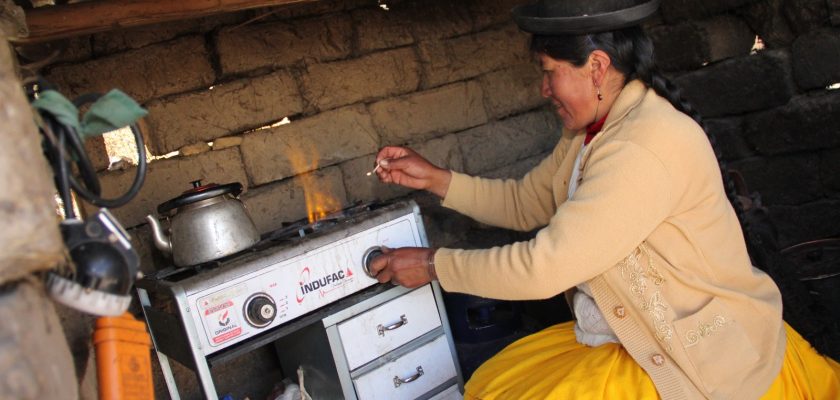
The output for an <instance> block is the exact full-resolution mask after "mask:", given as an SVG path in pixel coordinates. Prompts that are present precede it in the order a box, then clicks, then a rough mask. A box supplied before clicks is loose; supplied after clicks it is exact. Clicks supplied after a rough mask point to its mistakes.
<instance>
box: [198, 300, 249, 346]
mask: <svg viewBox="0 0 840 400" xmlns="http://www.w3.org/2000/svg"><path fill="white" fill-rule="evenodd" d="M235 311H236V310H235V309H234V308H233V301H232V300H228V301H226V302H224V303H220V304H216V305H214V306H212V307H209V308H206V309H205V310H204V312H203V315H202V317H203V318H204V326H206V327H207V331H208V334H209V336H210V342H211V343H210V345H211V346H217V345H219V344H222V343H224V342H226V341H228V340H231V339H233V338H235V337H237V336H239V335H241V334H242V325H241V323H240V321H239V317H238V316H237V315H236V312H235Z"/></svg>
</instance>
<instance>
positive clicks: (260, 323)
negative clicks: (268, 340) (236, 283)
mask: <svg viewBox="0 0 840 400" xmlns="http://www.w3.org/2000/svg"><path fill="white" fill-rule="evenodd" d="M244 311H245V320H246V321H248V324H250V325H251V326H253V327H255V328H262V327H265V326H267V325H268V324H270V323H271V321H274V317H275V316H277V305H275V304H274V300H273V299H272V298H271V296H269V295H268V294H265V293H256V294H253V295H251V297H249V298H248V300H245V310H244Z"/></svg>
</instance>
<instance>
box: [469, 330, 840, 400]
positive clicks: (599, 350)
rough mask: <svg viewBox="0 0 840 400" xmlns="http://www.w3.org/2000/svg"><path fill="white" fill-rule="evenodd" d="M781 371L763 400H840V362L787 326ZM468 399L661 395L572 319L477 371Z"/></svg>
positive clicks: (620, 352) (623, 355)
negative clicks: (587, 339)
mask: <svg viewBox="0 0 840 400" xmlns="http://www.w3.org/2000/svg"><path fill="white" fill-rule="evenodd" d="M785 329H786V330H787V350H786V352H785V360H784V364H783V366H782V371H781V373H780V374H779V376H778V378H776V380H775V381H774V382H773V385H772V386H770V390H768V391H767V393H766V394H765V395H764V396H762V399H765V400H770V399H773V400H775V399H840V364H838V363H837V362H835V361H834V360H832V359H830V358H828V357H824V356H822V355H820V354H819V353H817V352H816V351H815V350H814V349H813V348H812V347H811V345H810V344H809V343H808V342H807V341H805V339H803V338H802V336H800V335H799V334H798V333H797V332H796V331H795V330H793V328H791V327H790V326H788V325H787V324H785ZM465 392H466V393H465V394H464V398H465V399H469V400H477V399H481V400H489V399H633V400H635V399H658V398H659V395H658V394H657V393H656V388H655V387H654V386H653V382H652V381H651V380H650V378H649V377H648V375H647V373H645V371H644V370H643V369H642V367H640V366H639V365H638V364H636V362H635V361H634V360H633V358H632V357H630V354H628V353H627V351H625V350H624V348H623V347H622V346H620V345H618V344H615V343H608V344H605V345H601V346H598V347H588V346H584V345H582V344H579V343H578V342H577V341H576V340H575V332H574V322H565V323H562V324H558V325H554V326H552V327H549V328H547V329H545V330H543V331H540V332H537V333H535V334H533V335H530V336H527V337H524V338H522V339H520V340H518V341H516V342H514V343H512V344H511V345H509V346H508V347H506V348H505V349H504V350H502V351H501V352H499V354H496V355H495V356H493V357H492V358H490V359H489V360H487V362H485V363H484V364H482V365H481V366H480V367H479V368H478V370H476V371H475V373H473V375H472V377H471V378H470V380H469V382H467V384H466V390H465Z"/></svg>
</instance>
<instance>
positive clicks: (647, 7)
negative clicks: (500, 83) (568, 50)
mask: <svg viewBox="0 0 840 400" xmlns="http://www.w3.org/2000/svg"><path fill="white" fill-rule="evenodd" d="M660 1H661V0H539V1H537V2H534V3H531V4H526V5H521V6H517V7H515V8H514V9H513V11H512V12H513V19H514V20H515V21H516V24H517V25H519V29H522V30H523V31H525V32H529V33H533V34H538V35H580V34H589V33H597V32H605V31H611V30H616V29H621V28H626V27H629V26H633V25H638V24H639V23H641V22H642V21H643V20H644V19H646V18H648V17H650V16H651V15H653V13H655V12H656V10H657V9H658V8H659V3H660Z"/></svg>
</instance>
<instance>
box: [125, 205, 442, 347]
mask: <svg viewBox="0 0 840 400" xmlns="http://www.w3.org/2000/svg"><path fill="white" fill-rule="evenodd" d="M424 236H425V234H424V231H423V229H422V220H421V218H420V215H419V209H418V207H417V205H416V204H414V203H413V202H400V203H393V204H387V205H363V206H357V207H352V208H349V209H347V210H343V211H342V212H340V213H338V214H334V215H331V216H327V217H326V218H325V219H323V220H320V221H318V222H316V223H314V224H304V223H296V224H292V225H290V226H287V227H284V228H281V229H278V230H277V231H274V232H271V233H268V234H266V235H263V239H262V240H261V241H260V242H259V243H257V244H256V245H254V246H253V247H252V248H250V249H248V250H245V251H242V252H240V253H237V254H235V255H232V256H229V257H226V258H224V259H221V260H217V261H213V262H210V263H205V264H201V265H197V266H191V267H186V268H165V269H163V270H160V271H159V272H158V273H156V274H154V275H151V276H149V277H147V278H144V279H143V280H142V281H141V282H138V284H137V286H138V288H140V290H141V291H142V292H145V293H141V298H142V297H148V298H149V304H148V306H147V307H145V308H146V309H147V314H149V312H148V311H150V312H151V314H156V313H157V312H161V313H164V314H167V315H168V316H169V317H170V318H165V319H167V320H170V322H169V323H163V324H162V323H157V322H158V321H157V318H154V317H153V318H148V319H149V323H150V329H151V331H152V334H153V336H154V337H155V339H156V340H157V339H160V338H162V337H163V336H168V335H169V332H167V331H170V328H171V324H172V321H171V317H174V318H176V319H177V320H178V324H179V325H181V327H182V328H183V329H184V330H185V331H186V332H184V333H185V334H186V339H187V341H188V342H190V343H189V344H190V347H191V348H192V350H193V351H194V352H197V353H200V354H201V355H204V356H208V355H211V354H213V353H216V352H219V351H221V350H223V349H226V348H228V347H231V346H233V345H235V344H237V343H240V342H243V341H245V340H247V339H249V338H252V337H255V336H258V335H260V334H261V333H263V332H267V331H271V330H272V329H274V328H275V327H278V326H281V325H283V324H286V323H288V322H290V321H293V320H294V319H296V318H298V317H300V316H303V315H305V314H307V313H309V312H312V311H315V310H317V309H319V308H321V307H324V306H326V305H328V304H330V303H333V302H335V301H337V300H340V299H342V298H345V297H347V296H349V295H351V294H353V293H356V292H359V291H362V290H364V289H366V288H368V287H371V286H373V285H376V284H377V283H378V282H377V281H376V279H374V278H372V277H369V276H367V275H366V274H365V272H364V259H365V257H366V255H369V254H370V253H371V251H375V250H376V249H378V248H379V247H381V246H386V247H391V248H397V247H405V246H422V245H423V243H426V238H425V237H424ZM161 328H163V329H162V330H161ZM158 341H160V340H158ZM176 342H180V340H178V341H176ZM176 352H177V351H176ZM191 358H192V357H191Z"/></svg>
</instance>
